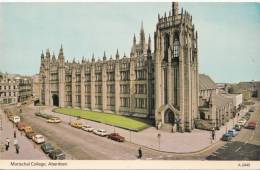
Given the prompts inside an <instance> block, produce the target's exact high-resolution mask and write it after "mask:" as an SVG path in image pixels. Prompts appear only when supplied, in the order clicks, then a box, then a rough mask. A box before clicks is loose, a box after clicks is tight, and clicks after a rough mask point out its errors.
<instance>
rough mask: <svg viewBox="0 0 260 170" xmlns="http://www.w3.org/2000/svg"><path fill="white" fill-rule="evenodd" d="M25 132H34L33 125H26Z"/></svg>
mask: <svg viewBox="0 0 260 170" xmlns="http://www.w3.org/2000/svg"><path fill="white" fill-rule="evenodd" d="M24 132H25V133H30V132H33V129H32V127H31V126H25V127H24Z"/></svg>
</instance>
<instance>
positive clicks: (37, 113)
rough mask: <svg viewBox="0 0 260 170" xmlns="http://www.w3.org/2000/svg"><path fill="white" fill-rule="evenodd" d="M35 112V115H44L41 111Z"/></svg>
mask: <svg viewBox="0 0 260 170" xmlns="http://www.w3.org/2000/svg"><path fill="white" fill-rule="evenodd" d="M34 114H35V116H41V115H42V114H41V113H40V112H36V113H34Z"/></svg>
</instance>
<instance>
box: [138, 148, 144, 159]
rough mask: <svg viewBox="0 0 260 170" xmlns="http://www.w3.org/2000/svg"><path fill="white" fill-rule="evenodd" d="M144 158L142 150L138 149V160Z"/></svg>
mask: <svg viewBox="0 0 260 170" xmlns="http://www.w3.org/2000/svg"><path fill="white" fill-rule="evenodd" d="M142 156H143V153H142V148H141V147H140V148H139V149H138V159H141V158H142Z"/></svg>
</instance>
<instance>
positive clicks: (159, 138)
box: [157, 132, 161, 151]
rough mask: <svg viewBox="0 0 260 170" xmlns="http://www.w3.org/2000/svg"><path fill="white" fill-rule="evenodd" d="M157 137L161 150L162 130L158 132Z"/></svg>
mask: <svg viewBox="0 0 260 170" xmlns="http://www.w3.org/2000/svg"><path fill="white" fill-rule="evenodd" d="M157 137H158V148H159V151H160V150H161V146H160V145H161V141H160V140H161V133H160V132H159V133H158V135H157Z"/></svg>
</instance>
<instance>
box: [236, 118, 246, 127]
mask: <svg viewBox="0 0 260 170" xmlns="http://www.w3.org/2000/svg"><path fill="white" fill-rule="evenodd" d="M246 122H247V120H246V119H240V120H239V121H238V124H239V125H241V126H244V125H245V124H246Z"/></svg>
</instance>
